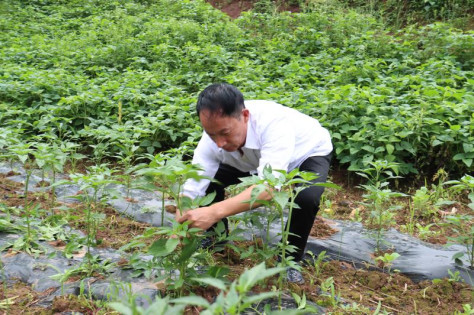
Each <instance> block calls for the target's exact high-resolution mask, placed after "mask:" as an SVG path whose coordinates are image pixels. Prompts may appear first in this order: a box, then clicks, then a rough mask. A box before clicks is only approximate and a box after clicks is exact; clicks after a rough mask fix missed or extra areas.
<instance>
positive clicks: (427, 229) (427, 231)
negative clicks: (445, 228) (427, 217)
mask: <svg viewBox="0 0 474 315" xmlns="http://www.w3.org/2000/svg"><path fill="white" fill-rule="evenodd" d="M434 225H435V224H434V223H430V224H427V225H425V226H423V225H421V224H420V223H415V227H416V230H417V233H418V237H419V238H420V239H422V240H426V239H428V238H429V237H432V236H435V235H436V234H437V233H438V232H435V231H432V230H431V228H432V227H433V226H434Z"/></svg>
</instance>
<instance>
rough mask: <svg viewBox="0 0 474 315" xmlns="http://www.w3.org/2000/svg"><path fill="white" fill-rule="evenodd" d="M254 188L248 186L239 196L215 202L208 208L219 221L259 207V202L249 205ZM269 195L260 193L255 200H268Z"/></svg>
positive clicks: (265, 192)
mask: <svg viewBox="0 0 474 315" xmlns="http://www.w3.org/2000/svg"><path fill="white" fill-rule="evenodd" d="M254 187H255V186H250V187H248V188H247V189H245V190H244V191H242V192H241V193H240V194H238V195H236V196H234V197H231V198H228V199H225V200H223V201H220V202H217V203H215V204H213V205H211V206H210V208H211V209H212V210H213V211H215V213H216V215H217V217H218V218H219V219H223V218H226V217H229V216H231V215H234V214H238V213H241V212H245V211H248V210H251V209H254V208H257V207H259V206H260V205H261V204H260V203H259V202H254V203H253V204H252V205H251V204H250V200H251V194H252V189H253V188H254ZM270 199H271V194H270V193H269V192H268V191H264V192H262V193H260V195H259V196H258V198H257V200H270Z"/></svg>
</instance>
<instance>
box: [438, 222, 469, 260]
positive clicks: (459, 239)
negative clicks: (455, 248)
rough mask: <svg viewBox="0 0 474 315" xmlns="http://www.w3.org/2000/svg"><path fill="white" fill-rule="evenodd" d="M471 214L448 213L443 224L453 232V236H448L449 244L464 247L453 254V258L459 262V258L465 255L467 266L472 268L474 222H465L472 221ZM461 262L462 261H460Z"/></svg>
mask: <svg viewBox="0 0 474 315" xmlns="http://www.w3.org/2000/svg"><path fill="white" fill-rule="evenodd" d="M473 219H474V216H472V215H468V214H466V215H450V216H447V217H446V223H445V224H444V225H445V226H447V227H448V228H450V229H452V230H453V231H454V232H455V234H454V235H455V236H450V237H448V239H449V241H450V242H449V244H460V245H462V246H464V247H465V250H464V251H462V252H457V253H456V254H454V255H453V259H454V260H456V261H457V262H461V260H459V258H461V257H463V256H467V261H468V264H469V267H470V268H471V269H472V268H474V224H466V223H467V222H472V220H473ZM461 263H462V262H461Z"/></svg>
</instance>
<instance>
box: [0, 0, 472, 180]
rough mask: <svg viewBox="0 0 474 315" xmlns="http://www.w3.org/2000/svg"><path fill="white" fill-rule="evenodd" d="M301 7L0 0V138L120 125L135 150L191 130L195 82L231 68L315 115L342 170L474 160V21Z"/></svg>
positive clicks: (250, 87) (89, 140)
mask: <svg viewBox="0 0 474 315" xmlns="http://www.w3.org/2000/svg"><path fill="white" fill-rule="evenodd" d="M425 2H426V1H425ZM468 2H469V1H468ZM308 3H310V2H308ZM433 8H434V7H433ZM301 11H302V12H300V13H298V14H290V13H289V12H286V13H285V12H283V13H280V14H272V13H271V12H263V13H259V12H256V11H253V12H247V13H244V14H243V15H242V16H241V17H240V18H238V19H236V20H230V19H229V18H228V17H227V16H226V15H225V14H223V13H222V12H220V11H219V10H216V9H214V8H212V7H211V6H210V5H209V4H207V3H205V2H204V1H171V0H164V1H152V0H150V1H145V0H143V1H128V0H119V1H107V2H106V1H99V0H91V1H82V0H81V1H79V0H71V1H66V0H63V1H48V0H36V1H15V0H11V1H4V2H2V3H1V4H0V12H1V16H2V18H1V19H0V63H1V65H2V66H1V67H0V128H1V133H2V134H3V142H2V141H0V146H3V147H5V146H8V145H10V144H11V142H12V141H13V140H11V139H10V138H9V137H8V136H7V135H11V134H15V135H16V136H19V137H20V138H21V139H22V140H23V141H30V140H31V139H36V141H40V142H47V143H52V142H57V141H66V140H67V141H71V142H74V143H77V144H80V145H81V148H82V151H84V152H86V153H87V152H88V153H91V154H94V155H96V156H97V158H98V159H101V158H103V157H105V156H109V157H110V156H114V155H116V154H117V153H120V151H123V150H124V146H123V139H127V141H129V142H130V141H131V142H132V143H133V144H134V145H136V146H138V150H137V151H135V153H136V154H137V155H138V156H141V155H143V154H146V153H156V152H158V151H161V150H165V149H169V148H176V147H179V146H181V145H183V143H187V144H192V143H194V142H195V141H196V140H197V139H198V137H199V135H200V126H199V123H198V120H197V117H196V115H195V113H194V104H195V100H196V96H197V93H199V91H200V90H202V89H203V88H204V87H206V86H207V85H209V84H210V83H213V82H221V81H226V82H229V83H232V84H234V85H236V86H237V87H238V88H240V89H241V90H242V91H243V93H244V96H245V97H246V98H247V99H260V98H262V99H272V100H275V101H277V102H279V103H282V104H284V105H287V106H290V107H294V108H297V109H298V110H300V111H302V112H304V113H307V114H309V115H311V116H313V117H315V118H317V119H319V120H320V122H321V123H322V124H323V125H324V126H325V127H327V128H328V129H329V130H330V132H331V134H332V138H333V142H334V146H335V157H336V160H337V163H338V164H340V165H341V166H343V167H347V168H348V169H349V170H357V169H360V168H364V167H366V166H367V165H368V163H369V162H371V161H374V160H377V159H385V160H388V161H394V162H398V163H401V165H400V171H401V173H402V174H410V173H418V172H426V173H430V172H434V171H436V170H437V169H438V168H441V167H442V168H445V169H446V170H448V171H450V172H451V173H452V174H463V173H467V172H472V171H473V170H474V167H473V159H474V133H473V129H474V122H473V120H474V92H473V83H474V79H473V78H474V76H473V64H474V59H473V58H472V56H474V32H472V31H462V30H459V29H455V28H452V27H451V26H452V25H449V24H445V23H440V22H438V23H433V24H428V25H425V26H422V27H406V28H401V29H398V30H397V29H392V28H388V27H387V26H386V25H385V24H382V23H381V22H380V20H377V19H375V18H374V17H373V16H372V15H369V14H363V13H359V12H358V11H355V10H353V9H350V8H348V7H346V6H342V5H341V4H340V3H339V2H335V1H334V2H333V1H322V2H318V5H312V6H311V5H307V6H305V7H302V10H301ZM428 12H430V11H428ZM439 14H440V13H439ZM0 137H1V136H0ZM9 139H10V140H9ZM0 140H1V139H0ZM97 152H100V154H98V153H97Z"/></svg>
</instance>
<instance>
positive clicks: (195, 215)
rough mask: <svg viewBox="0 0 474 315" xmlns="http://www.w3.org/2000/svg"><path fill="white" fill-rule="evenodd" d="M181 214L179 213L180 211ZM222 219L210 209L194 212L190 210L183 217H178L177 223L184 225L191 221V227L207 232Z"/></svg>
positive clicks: (200, 209)
mask: <svg viewBox="0 0 474 315" xmlns="http://www.w3.org/2000/svg"><path fill="white" fill-rule="evenodd" d="M178 212H179V211H178ZM219 220H220V219H219V218H218V217H217V216H216V213H215V211H214V210H213V209H211V208H210V207H202V208H198V209H194V210H188V211H186V212H185V213H183V215H182V216H180V215H178V214H177V215H176V221H178V222H179V223H183V222H186V221H191V224H190V226H191V227H196V228H200V229H203V230H207V229H208V228H210V227H211V226H212V225H213V224H214V223H216V222H217V221H219Z"/></svg>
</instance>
